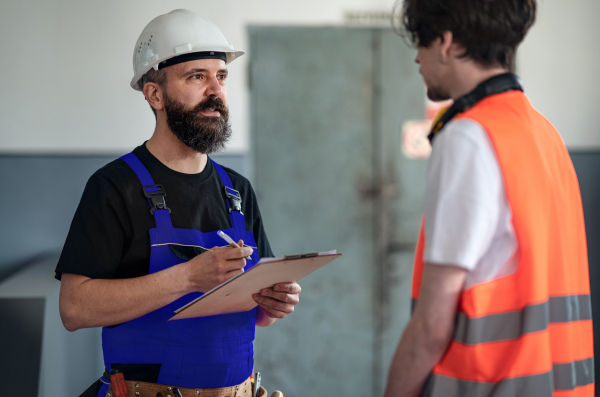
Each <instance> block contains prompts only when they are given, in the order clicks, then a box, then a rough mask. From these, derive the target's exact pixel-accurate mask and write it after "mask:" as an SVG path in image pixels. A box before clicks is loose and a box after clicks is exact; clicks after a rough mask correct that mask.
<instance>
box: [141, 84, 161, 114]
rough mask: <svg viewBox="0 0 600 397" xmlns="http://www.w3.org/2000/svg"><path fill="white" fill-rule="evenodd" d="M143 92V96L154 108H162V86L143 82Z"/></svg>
mask: <svg viewBox="0 0 600 397" xmlns="http://www.w3.org/2000/svg"><path fill="white" fill-rule="evenodd" d="M142 92H143V93H144V97H146V100H147V101H148V103H149V104H150V106H152V107H153V108H154V109H155V110H161V109H163V108H164V102H163V98H164V97H163V91H162V87H161V86H159V85H158V84H156V83H152V82H148V83H146V84H144V88H143V90H142Z"/></svg>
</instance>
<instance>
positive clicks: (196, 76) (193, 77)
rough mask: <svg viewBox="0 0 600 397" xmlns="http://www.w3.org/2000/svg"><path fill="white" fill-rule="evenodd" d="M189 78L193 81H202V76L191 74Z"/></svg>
mask: <svg viewBox="0 0 600 397" xmlns="http://www.w3.org/2000/svg"><path fill="white" fill-rule="evenodd" d="M191 77H192V79H194V80H200V79H202V75H201V74H193V75H192V76H191Z"/></svg>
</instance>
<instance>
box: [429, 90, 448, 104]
mask: <svg viewBox="0 0 600 397" xmlns="http://www.w3.org/2000/svg"><path fill="white" fill-rule="evenodd" d="M427 98H429V99H431V100H432V101H434V102H441V101H446V100H448V99H451V98H450V95H447V94H445V93H444V92H442V91H438V90H437V89H435V88H427Z"/></svg>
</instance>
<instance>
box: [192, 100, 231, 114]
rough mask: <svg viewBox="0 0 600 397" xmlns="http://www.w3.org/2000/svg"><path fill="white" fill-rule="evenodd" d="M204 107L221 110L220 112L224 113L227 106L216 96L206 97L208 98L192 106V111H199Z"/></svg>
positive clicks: (204, 108)
mask: <svg viewBox="0 0 600 397" xmlns="http://www.w3.org/2000/svg"><path fill="white" fill-rule="evenodd" d="M206 109H215V110H217V111H219V112H221V114H224V113H226V112H227V107H226V106H225V104H224V103H223V100H222V99H221V98H217V97H208V99H206V100H205V101H203V102H200V103H199V104H197V105H196V107H195V108H194V111H196V112H201V111H203V110H206Z"/></svg>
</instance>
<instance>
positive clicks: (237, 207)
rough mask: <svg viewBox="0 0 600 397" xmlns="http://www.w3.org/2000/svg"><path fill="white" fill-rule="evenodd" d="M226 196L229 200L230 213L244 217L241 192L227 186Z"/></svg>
mask: <svg viewBox="0 0 600 397" xmlns="http://www.w3.org/2000/svg"><path fill="white" fill-rule="evenodd" d="M225 195H226V196H227V198H228V199H229V206H230V208H229V213H230V214H231V211H237V212H239V213H240V214H242V215H244V213H243V212H242V196H241V195H240V192H238V191H237V190H235V189H232V188H230V187H227V186H225Z"/></svg>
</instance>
